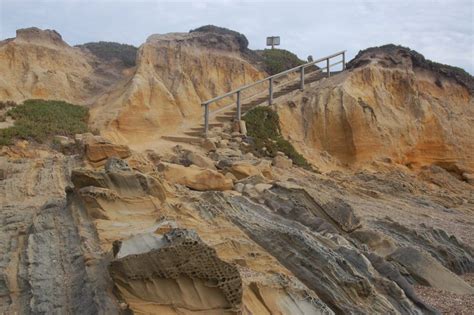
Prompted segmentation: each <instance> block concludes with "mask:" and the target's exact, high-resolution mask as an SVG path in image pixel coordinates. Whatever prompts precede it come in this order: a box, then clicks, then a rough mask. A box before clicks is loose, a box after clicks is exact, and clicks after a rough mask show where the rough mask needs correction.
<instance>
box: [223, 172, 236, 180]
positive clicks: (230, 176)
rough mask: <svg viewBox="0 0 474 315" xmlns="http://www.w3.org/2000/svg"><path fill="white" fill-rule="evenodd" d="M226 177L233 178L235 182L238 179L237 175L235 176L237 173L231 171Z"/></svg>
mask: <svg viewBox="0 0 474 315" xmlns="http://www.w3.org/2000/svg"><path fill="white" fill-rule="evenodd" d="M225 177H227V178H230V179H232V181H233V182H235V181H237V177H235V175H234V174H232V173H231V172H227V173H226V174H225Z"/></svg>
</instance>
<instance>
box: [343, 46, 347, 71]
mask: <svg viewBox="0 0 474 315" xmlns="http://www.w3.org/2000/svg"><path fill="white" fill-rule="evenodd" d="M344 70H346V52H345V51H343V52H342V71H344Z"/></svg>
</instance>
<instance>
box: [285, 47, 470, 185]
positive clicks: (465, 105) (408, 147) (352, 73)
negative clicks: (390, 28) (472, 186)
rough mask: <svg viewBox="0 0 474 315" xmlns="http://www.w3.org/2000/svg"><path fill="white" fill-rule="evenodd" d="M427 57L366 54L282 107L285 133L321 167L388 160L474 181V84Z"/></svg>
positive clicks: (384, 51)
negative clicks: (432, 167)
mask: <svg viewBox="0 0 474 315" xmlns="http://www.w3.org/2000/svg"><path fill="white" fill-rule="evenodd" d="M420 56H421V55H419V54H415V53H414V52H411V51H410V50H409V49H406V48H403V47H399V46H393V45H392V46H386V47H385V46H384V47H381V48H374V49H369V50H367V51H365V52H361V53H359V55H358V56H357V57H356V58H355V59H354V60H353V61H351V63H350V64H349V68H350V69H349V71H347V72H346V73H344V74H343V75H339V76H335V77H333V78H331V79H328V80H326V81H325V82H322V83H321V84H319V85H316V86H315V87H314V88H309V89H307V90H306V91H305V93H295V94H294V95H292V96H290V97H289V98H288V99H287V101H286V102H285V101H284V102H281V103H280V104H279V107H278V111H279V113H280V117H281V119H282V121H283V130H284V132H285V133H286V134H287V135H288V137H291V139H292V140H293V141H294V142H295V143H297V144H299V148H300V150H301V151H302V152H305V151H306V155H307V157H308V158H309V159H311V160H313V161H315V162H317V163H321V162H324V160H328V159H331V158H333V159H334V160H335V161H336V162H339V163H341V164H344V165H347V166H355V167H357V166H359V165H363V164H368V163H371V162H372V161H373V160H383V159H385V160H391V161H393V162H395V163H398V164H403V165H406V166H408V167H411V168H416V169H418V168H420V167H422V166H426V165H438V166H440V167H442V168H444V169H446V170H449V171H451V172H453V173H455V174H457V175H458V176H463V173H466V174H465V176H470V175H469V174H472V173H473V172H474V156H473V152H474V139H473V137H472V126H473V122H474V106H473V105H474V98H473V94H472V92H471V91H472V88H473V86H474V83H473V79H472V77H471V76H470V75H468V74H467V73H465V72H462V71H460V70H453V69H452V67H451V68H449V67H447V66H444V68H443V67H442V66H439V65H434V63H430V62H428V61H426V60H424V59H422V56H421V57H420Z"/></svg>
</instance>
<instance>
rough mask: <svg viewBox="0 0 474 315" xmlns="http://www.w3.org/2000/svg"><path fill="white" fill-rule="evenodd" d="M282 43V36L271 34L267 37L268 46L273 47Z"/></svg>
mask: <svg viewBox="0 0 474 315" xmlns="http://www.w3.org/2000/svg"><path fill="white" fill-rule="evenodd" d="M278 45H280V36H270V37H267V46H272V49H273V48H274V46H278Z"/></svg>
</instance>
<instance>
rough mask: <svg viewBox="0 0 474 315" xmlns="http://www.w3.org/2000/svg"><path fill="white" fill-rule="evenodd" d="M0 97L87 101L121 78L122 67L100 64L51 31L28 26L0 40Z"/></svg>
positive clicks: (81, 102)
mask: <svg viewBox="0 0 474 315" xmlns="http://www.w3.org/2000/svg"><path fill="white" fill-rule="evenodd" d="M0 72H1V73H2V77H1V78H0V99H1V100H13V101H16V102H21V101H23V100H25V99H30V98H41V99H55V100H64V101H67V102H70V103H73V104H84V105H86V104H91V103H93V101H94V99H95V97H97V96H98V95H99V94H101V93H103V92H104V91H105V90H107V89H108V88H109V87H110V86H112V85H113V84H115V83H116V82H118V81H119V80H121V79H122V78H123V74H122V69H121V68H117V67H115V66H113V65H108V64H103V63H102V64H101V63H99V61H98V59H97V58H96V57H94V56H93V55H92V54H90V53H87V52H85V51H82V50H80V49H79V48H73V47H71V46H69V45H68V44H67V43H66V42H64V41H63V39H62V37H61V35H60V34H59V33H57V32H56V31H54V30H40V29H38V28H35V27H32V28H27V29H20V30H18V31H17V36H16V37H15V38H12V39H6V40H3V41H1V42H0Z"/></svg>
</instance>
